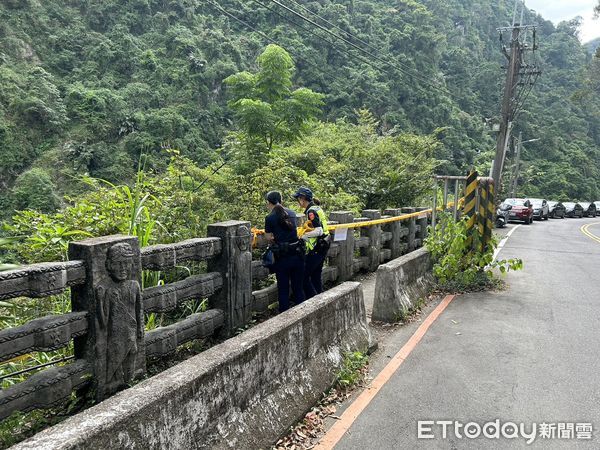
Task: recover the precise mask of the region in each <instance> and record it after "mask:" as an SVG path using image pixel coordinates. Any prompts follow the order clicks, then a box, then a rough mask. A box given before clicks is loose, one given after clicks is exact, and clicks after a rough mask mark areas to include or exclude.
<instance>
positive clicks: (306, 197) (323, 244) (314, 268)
mask: <svg viewBox="0 0 600 450" xmlns="http://www.w3.org/2000/svg"><path fill="white" fill-rule="evenodd" d="M294 198H295V199H296V200H298V204H299V205H300V206H301V207H302V208H303V209H304V214H306V219H307V220H308V221H309V222H310V228H309V229H310V231H307V232H305V233H304V234H303V235H302V239H303V240H304V241H305V242H306V258H305V263H304V295H305V296H306V298H307V299H309V298H311V297H314V296H315V295H317V294H320V293H321V292H323V281H322V279H321V272H322V271H323V264H324V263H325V257H326V256H327V250H329V240H328V238H329V229H328V227H327V217H326V216H325V212H324V211H323V209H322V208H321V207H320V206H319V204H320V202H319V201H318V200H317V199H316V198H314V196H313V193H312V191H311V190H310V189H309V188H307V187H301V188H299V189H298V191H297V192H296V193H295V194H294Z"/></svg>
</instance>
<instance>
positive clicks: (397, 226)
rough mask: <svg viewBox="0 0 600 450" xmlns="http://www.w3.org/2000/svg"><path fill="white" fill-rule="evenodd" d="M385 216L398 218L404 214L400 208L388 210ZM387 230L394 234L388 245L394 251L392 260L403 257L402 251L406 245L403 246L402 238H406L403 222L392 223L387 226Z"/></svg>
mask: <svg viewBox="0 0 600 450" xmlns="http://www.w3.org/2000/svg"><path fill="white" fill-rule="evenodd" d="M383 214H384V215H385V216H391V217H398V216H399V215H401V214H402V212H401V211H400V208H390V209H386V210H385V211H384V212H383ZM385 228H386V231H389V232H391V233H392V239H391V240H390V241H389V244H388V245H389V248H390V250H391V251H392V254H391V258H392V259H396V258H398V257H399V256H402V253H403V252H402V249H403V248H404V245H403V244H402V236H404V233H403V231H402V222H400V221H396V222H390V223H388V224H386V225H385Z"/></svg>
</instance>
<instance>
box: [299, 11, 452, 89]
mask: <svg viewBox="0 0 600 450" xmlns="http://www.w3.org/2000/svg"><path fill="white" fill-rule="evenodd" d="M292 2H293V3H295V4H296V5H297V6H298V7H299V8H300V9H302V10H303V11H306V12H308V13H309V14H312V15H313V16H315V17H317V18H319V19H320V20H322V21H323V22H325V23H326V24H328V25H330V26H332V27H333V28H335V29H336V30H339V31H341V32H342V33H344V34H346V35H347V36H349V37H350V38H352V39H354V40H356V41H357V42H360V43H361V44H362V45H364V46H366V47H368V48H370V49H371V50H373V51H375V52H379V51H380V50H381V49H380V48H377V47H376V46H374V45H373V44H369V43H368V42H365V41H363V40H362V39H360V38H359V37H358V36H356V35H355V34H354V33H351V32H350V31H347V30H344V29H343V28H341V27H339V26H337V25H336V24H334V23H333V22H330V21H329V20H327V19H325V18H324V17H323V16H320V15H319V14H317V13H316V12H313V11H311V10H310V9H308V8H307V7H306V6H304V5H301V4H300V3H298V2H297V1H296V0H292ZM390 56H391V55H390ZM424 59H425V58H424ZM428 61H429V62H430V63H431V64H432V65H433V64H434V63H433V62H432V61H431V60H428ZM388 64H391V65H393V66H395V67H396V68H399V66H401V67H403V68H405V69H406V70H412V71H415V70H417V69H415V68H413V67H410V66H408V65H406V64H402V63H399V62H388ZM413 76H414V77H415V78H418V79H421V80H422V81H424V82H426V83H428V81H427V80H426V79H425V78H423V77H421V76H420V75H419V74H414V75H413ZM438 88H440V89H443V90H445V88H444V87H443V86H438ZM447 93H448V94H450V92H447Z"/></svg>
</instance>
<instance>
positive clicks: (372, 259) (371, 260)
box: [360, 209, 381, 272]
mask: <svg viewBox="0 0 600 450" xmlns="http://www.w3.org/2000/svg"><path fill="white" fill-rule="evenodd" d="M362 215H363V217H366V218H368V219H369V220H376V219H381V213H380V212H379V210H377V209H365V210H363V212H362ZM360 234H361V235H362V236H367V237H368V238H369V246H368V247H367V248H365V249H364V250H363V254H364V256H366V257H367V258H368V265H367V267H365V269H366V270H368V271H369V272H375V271H376V270H377V267H379V262H380V259H379V258H380V252H381V225H372V226H370V227H365V228H361V229H360Z"/></svg>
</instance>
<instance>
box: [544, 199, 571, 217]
mask: <svg viewBox="0 0 600 450" xmlns="http://www.w3.org/2000/svg"><path fill="white" fill-rule="evenodd" d="M566 214H567V212H566V210H565V205H563V204H562V203H561V202H553V201H549V202H548V217H552V218H553V219H564V218H565V215H566Z"/></svg>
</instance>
